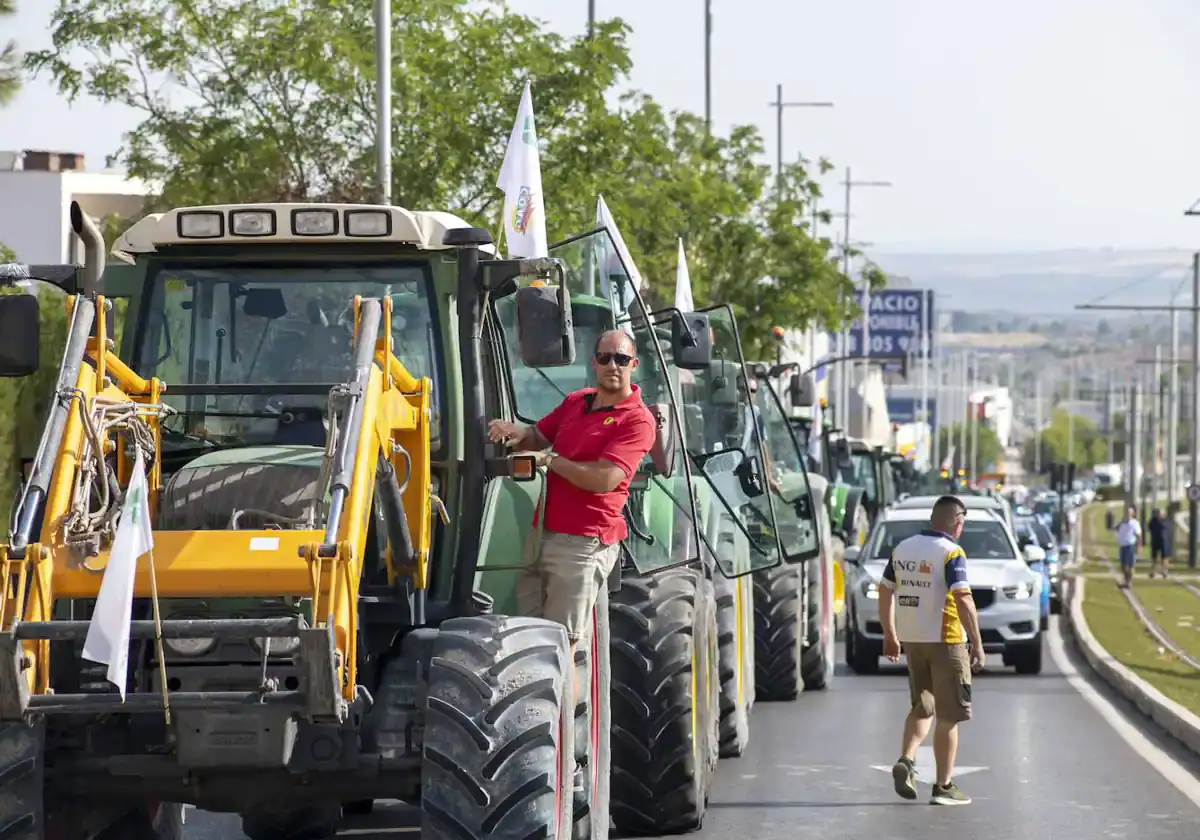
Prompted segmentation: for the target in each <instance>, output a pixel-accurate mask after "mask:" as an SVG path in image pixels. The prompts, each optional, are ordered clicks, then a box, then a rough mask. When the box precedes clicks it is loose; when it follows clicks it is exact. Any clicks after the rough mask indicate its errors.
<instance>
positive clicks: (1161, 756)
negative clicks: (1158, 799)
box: [1048, 625, 1200, 808]
mask: <svg viewBox="0 0 1200 840" xmlns="http://www.w3.org/2000/svg"><path fill="white" fill-rule="evenodd" d="M1048 641H1049V644H1050V656H1051V657H1052V658H1053V659H1054V664H1055V666H1056V667H1057V668H1058V670H1060V671H1061V672H1062V673H1063V676H1065V677H1066V678H1067V682H1068V683H1070V684H1071V687H1072V688H1073V689H1075V690H1076V691H1077V692H1079V694H1080V695H1081V696H1082V697H1083V699H1084V700H1086V701H1087V702H1088V703H1089V704H1091V706H1092V708H1094V709H1095V710H1096V711H1097V712H1098V713H1099V714H1100V717H1102V718H1104V720H1105V722H1106V723H1107V724H1108V725H1109V726H1110V727H1112V729H1113V731H1114V732H1116V733H1117V734H1118V735H1120V736H1121V740H1123V741H1124V742H1125V743H1126V744H1128V745H1129V747H1130V748H1131V749H1132V750H1133V751H1134V752H1135V753H1137V754H1138V755H1139V756H1141V757H1142V759H1144V760H1145V762H1146V763H1147V764H1149V765H1150V766H1151V767H1153V768H1154V769H1155V770H1156V771H1158V774H1159V775H1160V776H1162V777H1163V778H1164V779H1166V780H1167V781H1168V782H1170V783H1171V784H1172V785H1174V787H1175V789H1176V790H1178V791H1179V792H1180V793H1182V794H1183V795H1184V796H1186V797H1187V798H1188V799H1189V800H1191V803H1192V804H1193V805H1195V806H1196V807H1197V808H1200V779H1197V778H1196V777H1195V776H1193V775H1192V774H1191V773H1190V772H1188V770H1187V768H1185V767H1184V766H1183V765H1182V764H1180V763H1179V762H1178V761H1176V760H1175V759H1174V758H1173V757H1172V756H1171V755H1170V754H1169V753H1167V752H1165V751H1164V750H1162V749H1161V748H1160V747H1159V746H1158V745H1157V744H1155V743H1154V742H1153V741H1151V740H1150V739H1148V738H1147V737H1146V736H1145V735H1143V734H1142V733H1141V732H1139V731H1138V729H1137V727H1135V726H1134V725H1133V724H1132V723H1130V722H1129V720H1128V719H1127V718H1126V717H1125V715H1123V714H1122V713H1121V712H1120V711H1118V710H1117V708H1116V707H1115V706H1113V704H1112V703H1110V702H1109V701H1108V698H1106V697H1105V696H1104V695H1102V694H1101V693H1100V692H1098V691H1097V690H1096V689H1095V688H1093V687H1092V686H1091V685H1090V684H1089V683H1088V682H1087V681H1086V680H1085V679H1084V678H1083V677H1082V676H1080V674H1079V670H1078V669H1077V668H1076V667H1075V666H1074V664H1073V663H1072V662H1071V661H1070V660H1069V659H1068V658H1067V652H1066V648H1065V647H1064V646H1063V639H1062V635H1061V631H1060V630H1059V628H1058V627H1057V625H1056V626H1055V628H1054V631H1053V632H1051V633H1049V634H1048Z"/></svg>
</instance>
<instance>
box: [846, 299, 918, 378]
mask: <svg viewBox="0 0 1200 840" xmlns="http://www.w3.org/2000/svg"><path fill="white" fill-rule="evenodd" d="M923 296H924V297H925V298H926V299H925V306H924V307H922V305H921V298H922V297H923ZM860 300H861V298H860ZM867 315H868V319H867V324H868V327H869V329H868V336H869V339H870V342H871V346H870V348H869V350H868V354H867V355H868V356H869V357H870V358H872V359H874V358H879V357H887V356H891V357H893V358H894V357H896V356H911V357H913V358H917V359H919V358H921V357H922V355H921V333H922V332H924V333H925V335H926V336H928V348H929V350H930V352H932V351H933V336H934V329H933V325H934V323H935V321H934V316H933V292H932V291H929V290H926V289H884V290H883V291H881V292H876V293H875V294H873V295H871V306H870V311H869V312H868V313H867ZM862 346H863V325H862V322H861V321H855V322H854V323H853V324H851V325H850V346H849V347H848V348H847V350H846V354H847V355H849V356H858V355H860V354H861V353H862ZM890 367H897V366H896V365H891V366H890Z"/></svg>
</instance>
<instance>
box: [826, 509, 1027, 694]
mask: <svg viewBox="0 0 1200 840" xmlns="http://www.w3.org/2000/svg"><path fill="white" fill-rule="evenodd" d="M968 498H970V497H968ZM964 501H966V498H964ZM931 513H932V502H931V503H930V505H929V506H928V507H926V508H918V507H905V506H903V505H899V506H895V507H892V508H891V509H890V510H887V511H885V512H884V513H883V515H882V516H881V517H880V519H879V521H878V522H876V523H875V526H874V528H872V529H871V533H870V534H869V535H868V537H867V540H866V543H865V544H864V545H863V546H861V547H860V546H848V547H847V548H846V553H845V558H844V563H845V568H846V605H847V608H846V664H848V665H849V666H850V668H851V670H853V671H854V672H855V673H859V674H872V673H875V672H877V671H878V670H879V658H880V657H881V656H882V655H883V625H882V624H880V622H879V580H880V578H881V577H882V575H883V569H884V567H885V566H886V565H887V561H888V558H889V557H890V556H891V553H892V549H893V548H894V547H895V546H896V545H897V544H898V543H899V542H900V541H901V540H904V539H907V538H908V537H910V536H912V535H913V534H916V533H919V532H920V531H921V530H922V529H923V528H927V527H928V526H929V516H930V514H931ZM958 544H959V546H961V547H962V549H963V552H964V553H965V554H966V556H967V578H968V579H969V580H970V583H971V594H972V595H973V596H974V598H975V606H976V608H977V610H978V611H979V627H980V632H981V634H982V636H983V647H984V651H985V652H987V653H999V654H1001V655H1002V661H1003V663H1004V666H1005V667H1010V666H1011V667H1013V668H1015V669H1016V671H1017V673H1018V674H1038V673H1041V670H1042V632H1043V626H1044V624H1043V622H1042V615H1041V598H1040V597H1039V595H1040V593H1041V591H1042V586H1043V584H1042V580H1043V575H1042V572H1041V571H1040V570H1038V571H1035V570H1033V569H1031V568H1030V564H1031V563H1043V562H1044V561H1045V559H1046V557H1045V552H1044V551H1043V550H1042V548H1041V547H1040V546H1036V545H1030V546H1029V547H1027V548H1026V549H1024V551H1022V550H1021V549H1020V548H1019V547H1018V546H1017V540H1016V537H1015V536H1014V535H1013V532H1012V530H1011V529H1010V528H1009V527H1008V526H1007V525H1006V524H1005V522H1004V521H1003V520H1002V519H1001V518H1000V517H999V516H997V515H995V514H994V513H993V512H992V511H990V510H981V509H979V508H974V509H972V508H970V507H968V509H967V516H966V521H965V522H964V524H963V531H962V535H961V536H960V537H959V540H958Z"/></svg>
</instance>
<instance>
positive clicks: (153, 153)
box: [26, 0, 882, 355]
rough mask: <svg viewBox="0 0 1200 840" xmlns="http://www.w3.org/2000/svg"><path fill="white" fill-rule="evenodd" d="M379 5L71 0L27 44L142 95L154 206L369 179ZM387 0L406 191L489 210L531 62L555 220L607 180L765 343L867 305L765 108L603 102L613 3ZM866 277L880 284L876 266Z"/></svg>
mask: <svg viewBox="0 0 1200 840" xmlns="http://www.w3.org/2000/svg"><path fill="white" fill-rule="evenodd" d="M372 5H373V4H372V3H371V2H369V0H294V1H293V2H282V0H165V1H164V0H60V2H59V4H58V7H57V9H56V10H55V12H54V13H53V16H52V20H51V29H52V32H53V46H52V48H51V49H48V50H43V51H39V52H33V53H31V54H29V55H28V56H27V59H26V64H27V66H28V67H29V68H30V69H31V70H33V71H34V72H37V73H45V74H48V75H49V76H50V77H51V78H52V79H53V80H54V81H55V83H56V84H57V85H58V88H59V90H60V91H61V92H63V93H64V94H65V95H66V96H68V98H72V99H73V98H75V97H77V96H79V95H82V94H88V95H90V96H92V97H95V98H97V99H99V100H100V101H101V102H104V103H111V104H120V105H124V106H127V107H130V108H133V109H134V110H135V111H137V112H139V113H140V114H141V115H142V120H141V122H140V123H139V124H138V125H137V127H136V128H134V130H133V131H132V132H130V133H129V134H128V135H127V136H126V140H125V143H124V146H123V147H122V148H121V149H120V150H119V151H118V152H117V154H116V159H117V160H118V161H119V162H120V163H122V164H124V166H125V167H126V168H127V170H128V171H129V173H130V174H131V175H132V176H134V177H138V178H142V179H145V180H147V181H149V182H151V183H157V184H161V185H162V188H161V195H160V196H159V198H158V204H159V205H161V206H167V205H170V206H180V205H187V204H205V203H215V202H234V201H255V200H322V199H324V200H346V201H364V200H370V199H372V198H373V197H374V195H373V192H374V189H373V187H372V186H371V185H372V184H373V183H374V178H375V175H374V173H375V118H374V110H375V104H374V92H375V81H374V79H375V71H374V53H373V48H374V33H373V18H372ZM392 7H393V26H394V32H393V43H394V44H395V45H396V49H395V50H394V64H393V101H392V110H393V113H392V119H393V137H392V145H393V161H392V170H393V180H392V199H393V201H394V202H395V203H397V204H400V205H402V206H406V207H411V208H415V209H442V210H447V211H450V212H455V213H458V214H459V215H461V216H463V217H464V218H466V219H467V220H468V221H471V222H473V223H475V224H483V225H486V226H487V227H489V228H492V229H495V227H496V222H497V216H498V213H499V210H500V206H501V198H502V196H501V194H500V192H499V190H497V189H496V186H495V181H496V175H497V173H498V172H499V168H500V162H501V160H502V158H503V153H504V146H505V143H506V141H507V138H508V133H509V129H510V127H511V125H512V119H513V115H514V112H515V108H516V104H517V101H518V95H519V91H520V90H521V87H522V85H523V83H524V81H525V80H526V79H530V80H532V81H533V84H534V106H535V110H536V113H537V130H538V136H539V139H540V141H541V144H542V147H543V149H542V170H543V173H542V174H543V183H544V185H545V188H546V206H547V208H548V210H549V219H548V227H549V230H548V233H549V235H550V238H551V240H554V239H561V238H564V237H565V236H567V235H569V234H571V233H578V232H581V231H583V230H586V229H588V228H590V227H592V226H593V224H594V218H595V204H596V197H597V196H598V195H601V194H602V195H603V196H604V197H605V200H606V201H607V202H608V204H609V206H610V208H611V209H612V210H613V213H614V216H615V217H616V219H617V220H618V223H619V224H620V225H621V226H622V233H623V234H624V237H625V239H626V241H627V243H628V244H629V246H630V249H631V251H632V253H633V256H634V258H635V259H636V260H637V261H638V265H639V267H640V268H641V270H642V274H643V275H644V276H645V277H646V278H647V281H648V284H649V289H648V296H649V297H650V299H651V302H652V303H654V304H657V305H663V304H665V303H669V302H670V301H671V298H672V294H673V285H674V274H675V258H676V247H675V242H676V238H677V237H679V236H681V235H682V236H684V237H685V238H686V242H687V255H688V261H689V267H690V268H691V276H692V278H693V282H694V283H695V285H696V290H695V297H696V299H697V300H698V301H702V302H705V303H711V302H728V303H730V304H732V305H733V306H734V307H735V310H736V311H737V312H738V314H739V315H740V316H742V317H741V319H740V325H741V326H742V328H743V337H744V339H745V340H746V342H747V343H748V344H749V345H750V346H749V347H748V348H747V351H748V352H749V353H751V354H753V355H762V354H763V353H764V352H765V350H766V349H767V347H768V344H769V332H770V329H771V327H773V326H784V327H799V326H803V325H805V324H807V323H809V322H810V321H816V322H820V323H823V324H825V325H828V326H835V325H837V324H838V323H840V322H841V321H842V320H843V319H845V318H847V317H849V316H852V315H854V314H855V313H856V311H857V306H856V305H855V304H854V303H853V302H852V301H853V298H852V296H851V294H850V292H851V291H852V286H851V284H850V282H849V281H848V280H847V279H846V278H845V277H844V276H843V275H842V274H841V273H840V271H839V269H838V266H837V265H836V262H835V260H834V257H833V254H832V250H833V249H832V244H831V243H830V242H829V240H828V239H824V238H822V239H820V240H817V241H814V240H813V239H812V237H811V235H810V233H811V228H810V224H811V216H812V206H813V202H814V201H815V200H816V199H817V198H819V197H820V190H819V187H818V185H817V183H816V182H815V180H814V177H813V176H814V174H815V173H816V171H818V170H820V171H826V170H828V168H829V167H830V164H829V163H828V161H823V160H822V161H819V162H816V163H813V162H805V161H801V162H798V163H796V164H793V165H791V166H789V167H787V169H786V171H785V172H784V173H783V176H782V177H781V178H780V179H779V183H778V186H777V185H776V179H775V176H774V174H773V173H772V171H771V169H770V168H769V167H767V166H765V165H763V164H762V163H761V161H760V159H761V156H762V151H763V142H762V138H761V136H760V134H759V133H758V131H757V129H755V128H753V127H750V126H739V127H735V128H734V129H732V130H731V131H730V133H729V135H728V136H725V137H714V136H709V135H708V134H707V133H706V132H705V130H704V124H703V120H702V119H701V118H699V117H697V116H695V115H693V114H689V113H684V112H671V113H667V112H665V111H664V110H663V109H662V108H661V107H660V106H658V105H657V104H656V103H655V102H654V101H653V100H652V99H650V98H649V97H647V96H644V95H641V94H638V93H630V94H626V95H625V96H623V97H621V98H620V99H618V101H617V102H616V103H615V104H610V100H611V99H612V97H611V95H610V94H611V93H612V91H613V88H614V87H615V86H616V85H617V84H619V83H621V82H622V81H624V80H625V79H626V77H627V76H628V73H629V71H630V69H631V66H632V62H631V59H630V56H629V51H628V47H627V43H626V39H627V36H628V31H629V30H628V27H627V26H626V25H625V24H624V23H623V22H621V21H620V20H611V21H604V22H600V23H598V24H597V25H596V27H595V29H594V31H593V35H592V37H591V38H587V37H576V38H569V37H564V36H561V35H558V34H554V33H551V32H548V31H547V30H545V29H544V28H543V27H542V25H541V23H540V22H539V21H537V20H534V19H531V18H528V17H525V16H523V15H519V14H515V13H513V12H511V11H509V10H508V9H507V8H506V7H505V6H504V4H503V3H501V2H499V0H479V2H467V0H393V3H392ZM825 218H826V221H827V222H828V215H826V217H825ZM866 276H867V279H868V281H870V282H873V283H875V284H877V285H878V284H881V283H882V275H881V274H880V273H879V272H878V269H874V268H869V269H868V270H867V272H866ZM763 278H772V280H771V283H770V284H766V283H760V281H762V280H763ZM751 314H752V315H753V318H751V317H750V315H751Z"/></svg>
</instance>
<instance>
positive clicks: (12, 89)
mask: <svg viewBox="0 0 1200 840" xmlns="http://www.w3.org/2000/svg"><path fill="white" fill-rule="evenodd" d="M16 11H17V4H16V2H15V0H0V20H3V19H4V18H7V17H11V16H12V15H13V14H15V13H16ZM20 89H21V54H20V53H19V52H18V50H17V42H16V41H11V40H10V41H5V42H0V105H7V104H8V103H9V102H11V101H12V100H13V99H14V98H15V97H16V95H17V92H18V91H19V90H20Z"/></svg>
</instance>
